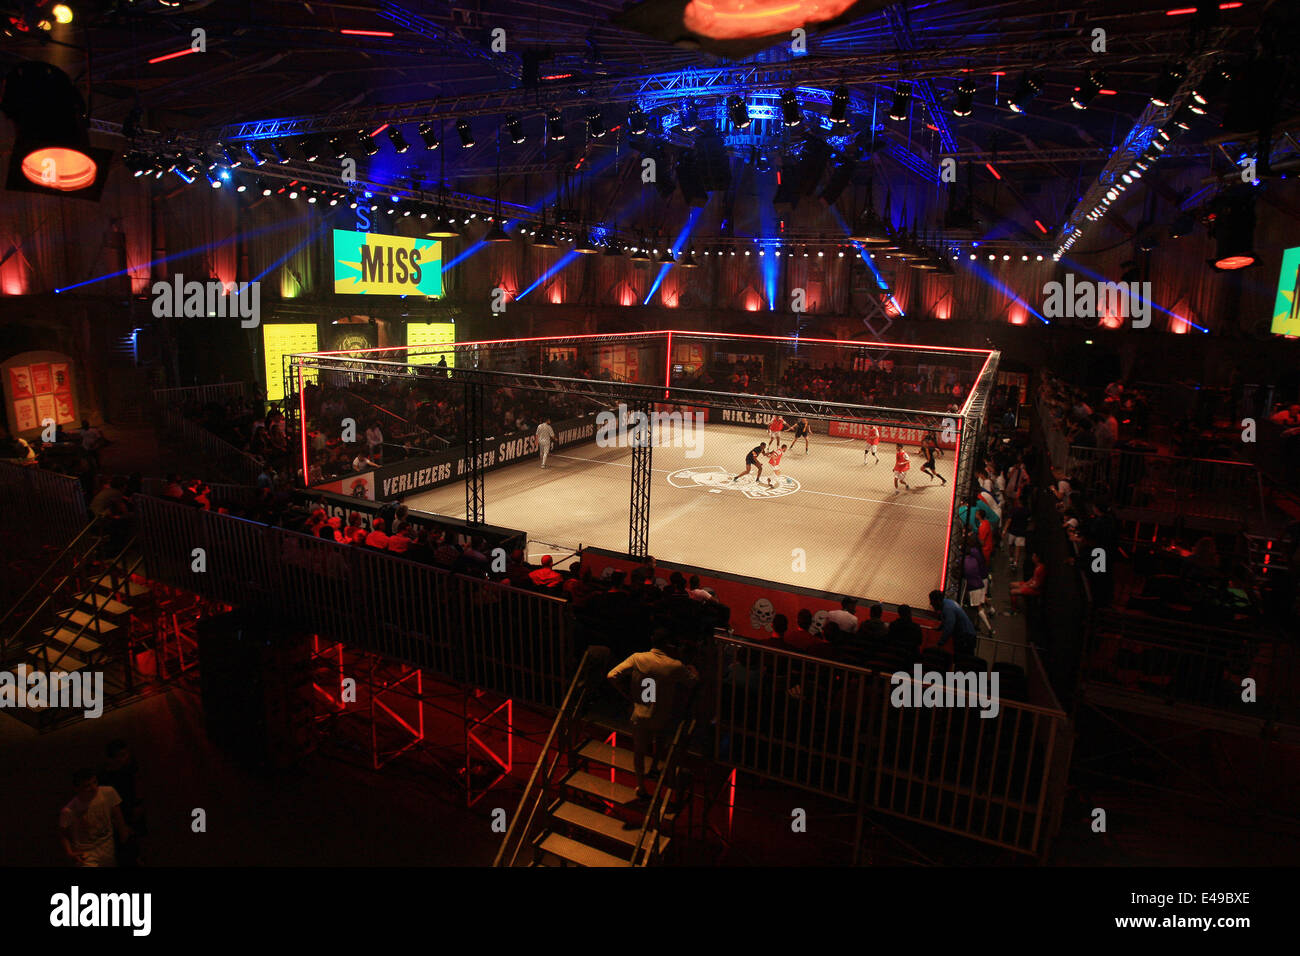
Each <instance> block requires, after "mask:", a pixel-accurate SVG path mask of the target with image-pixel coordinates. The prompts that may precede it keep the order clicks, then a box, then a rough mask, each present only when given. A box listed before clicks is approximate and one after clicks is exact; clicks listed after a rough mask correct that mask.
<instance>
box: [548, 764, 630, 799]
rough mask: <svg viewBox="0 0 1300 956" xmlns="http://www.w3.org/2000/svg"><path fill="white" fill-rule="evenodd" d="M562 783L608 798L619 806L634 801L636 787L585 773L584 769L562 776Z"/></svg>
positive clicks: (601, 797)
mask: <svg viewBox="0 0 1300 956" xmlns="http://www.w3.org/2000/svg"><path fill="white" fill-rule="evenodd" d="M564 785H565V786H568V787H572V788H573V789H575V790H581V791H583V792H584V793H590V794H591V795H592V796H596V797H600V799H602V800H609V801H611V802H613V803H617V804H619V805H620V806H626V805H627V804H629V803H633V802H635V801H636V788H634V787H625V786H624V785H623V784H621V783H614V782H612V781H610V780H605V779H603V778H601V777H597V776H596V775H595V774H590V773H587V772H586V771H585V770H575V771H574V772H573V773H571V774H569V775H568V776H567V777H565V778H564Z"/></svg>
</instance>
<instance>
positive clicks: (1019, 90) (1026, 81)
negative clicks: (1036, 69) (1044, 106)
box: [1007, 71, 1043, 113]
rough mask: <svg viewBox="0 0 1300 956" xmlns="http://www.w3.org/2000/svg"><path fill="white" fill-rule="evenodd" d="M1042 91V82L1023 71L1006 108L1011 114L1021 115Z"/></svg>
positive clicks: (1032, 74) (1033, 75) (1035, 76)
mask: <svg viewBox="0 0 1300 956" xmlns="http://www.w3.org/2000/svg"><path fill="white" fill-rule="evenodd" d="M1042 91H1043V85H1042V81H1041V80H1040V79H1039V78H1038V76H1037V75H1036V74H1034V73H1030V72H1029V71H1025V72H1024V73H1022V74H1021V75H1020V82H1019V83H1017V84H1016V91H1015V93H1014V94H1013V95H1012V97H1011V101H1010V102H1009V103H1007V106H1008V108H1009V109H1010V110H1011V112H1013V113H1023V112H1024V111H1025V110H1027V109H1028V108H1029V104H1030V103H1032V102H1033V101H1034V98H1035V97H1037V96H1038V94H1039V93H1041V92H1042Z"/></svg>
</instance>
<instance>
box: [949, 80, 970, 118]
mask: <svg viewBox="0 0 1300 956" xmlns="http://www.w3.org/2000/svg"><path fill="white" fill-rule="evenodd" d="M974 109H975V81H974V80H972V79H970V78H966V79H963V80H962V81H961V82H960V83H958V84H957V103H956V104H955V105H954V106H953V108H952V115H953V116H970V114H971V113H972V112H974Z"/></svg>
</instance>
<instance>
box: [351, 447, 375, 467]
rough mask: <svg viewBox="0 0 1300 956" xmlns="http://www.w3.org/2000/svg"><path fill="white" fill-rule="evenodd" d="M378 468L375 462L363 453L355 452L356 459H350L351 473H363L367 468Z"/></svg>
mask: <svg viewBox="0 0 1300 956" xmlns="http://www.w3.org/2000/svg"><path fill="white" fill-rule="evenodd" d="M378 467H379V465H377V464H376V463H375V462H373V461H371V460H370V459H369V458H367V457H366V453H365V452H357V457H355V458H353V459H352V470H353V471H365V470H367V469H368V468H378Z"/></svg>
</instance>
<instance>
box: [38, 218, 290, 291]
mask: <svg viewBox="0 0 1300 956" xmlns="http://www.w3.org/2000/svg"><path fill="white" fill-rule="evenodd" d="M301 221H302V220H301V219H289V220H285V221H283V222H280V223H277V224H276V225H274V226H267V227H266V228H265V229H258V230H257V231H256V232H252V233H245V234H244V235H245V236H264V235H268V234H270V233H272V232H279V231H280V230H281V229H288V228H289V227H290V226H296V225H298V224H299V223H300V222H301ZM235 241H236V240H235V237H233V236H232V237H231V238H230V239H227V240H225V241H224V242H218V243H215V244H214V243H205V244H204V245H201V246H194V247H193V248H192V249H183V250H181V251H180V252H174V253H172V254H171V255H170V256H161V257H160V258H157V259H151V260H149V261H148V262H146V263H145V264H144V267H148V268H149V269H152V268H153V267H154V266H156V265H161V264H162V263H164V262H171V261H172V260H173V259H181V258H184V257H185V256H192V255H194V254H195V253H196V252H205V251H207V250H209V249H219V248H220V247H221V246H226V245H229V244H230V243H232V242H235ZM139 268H143V267H139ZM130 271H131V270H130V269H129V268H128V269H118V270H117V271H116V272H110V273H108V274H107V275H102V276H96V277H95V278H93V279H86V280H84V281H82V282H75V283H73V284H72V285H65V286H61V287H60V288H58V289H55V290H54V292H55V294H56V295H57V294H58V293H60V292H71V291H72V290H73V289H80V288H81V287H82V286H88V285H94V284H95V283H96V282H104V281H105V280H107V279H115V278H117V277H118V276H124V275H127V274H129V273H130Z"/></svg>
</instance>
